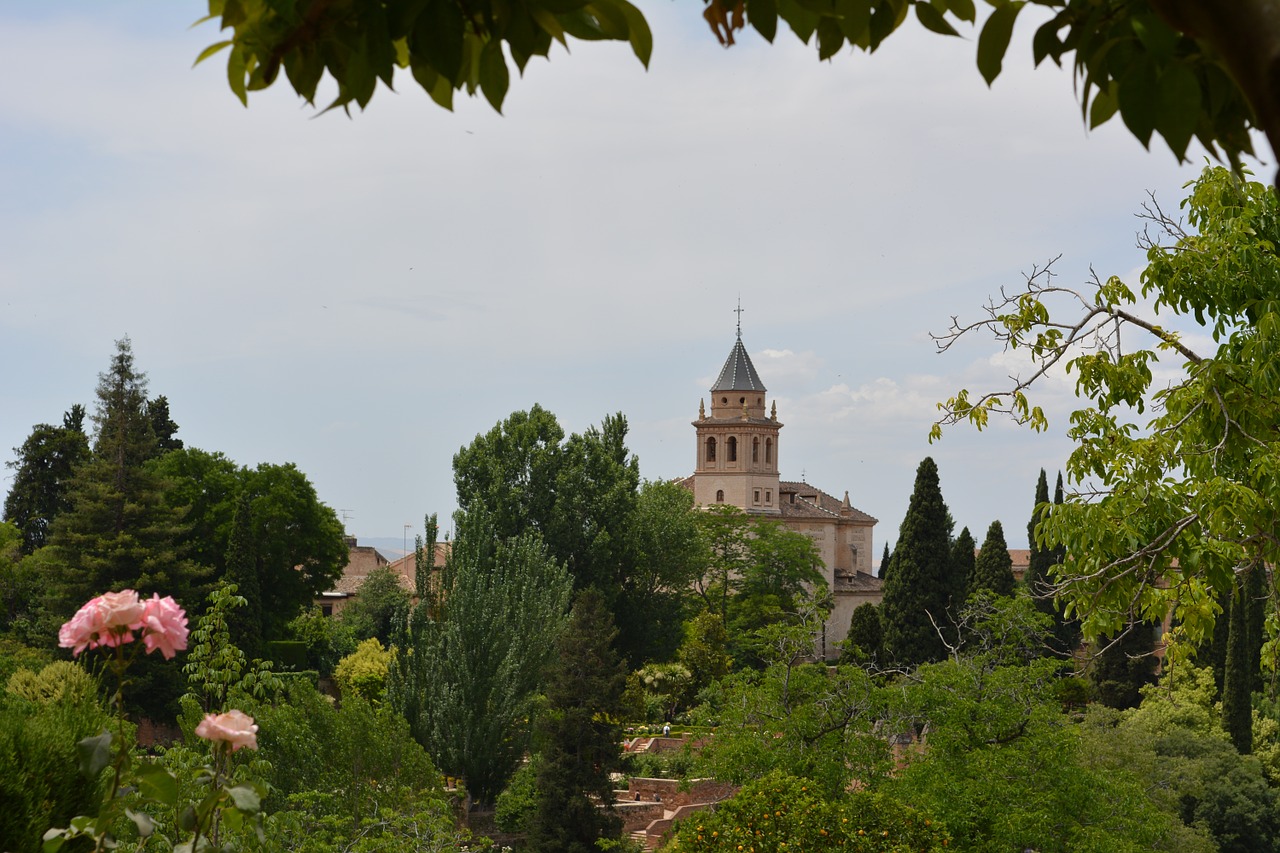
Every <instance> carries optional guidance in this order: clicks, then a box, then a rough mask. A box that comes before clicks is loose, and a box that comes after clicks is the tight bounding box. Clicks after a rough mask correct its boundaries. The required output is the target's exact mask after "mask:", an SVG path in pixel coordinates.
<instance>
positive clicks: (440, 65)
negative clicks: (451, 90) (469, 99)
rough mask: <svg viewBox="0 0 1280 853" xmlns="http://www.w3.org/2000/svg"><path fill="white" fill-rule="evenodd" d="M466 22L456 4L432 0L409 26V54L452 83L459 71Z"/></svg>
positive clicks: (459, 75)
mask: <svg viewBox="0 0 1280 853" xmlns="http://www.w3.org/2000/svg"><path fill="white" fill-rule="evenodd" d="M465 25H466V22H465V21H464V20H463V18H462V12H461V11H460V10H459V8H458V6H457V4H456V3H451V2H449V0H435V2H434V3H432V4H431V6H430V7H428V8H427V10H426V11H425V12H423V14H421V15H419V16H418V21H417V23H416V24H415V25H414V28H413V42H414V43H413V44H411V45H410V47H411V51H412V53H414V54H415V55H417V56H421V57H422V58H423V59H424V60H426V61H427V63H428V64H429V65H430V66H431V67H432V68H434V69H435V70H436V71H438V72H439V73H440V74H441V75H443V76H444V78H445V79H446V80H448V81H449V82H450V83H452V84H455V85H456V84H458V83H459V82H460V80H461V74H462V37H463V31H464V28H465Z"/></svg>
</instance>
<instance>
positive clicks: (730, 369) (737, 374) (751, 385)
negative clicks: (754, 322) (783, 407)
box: [711, 338, 766, 391]
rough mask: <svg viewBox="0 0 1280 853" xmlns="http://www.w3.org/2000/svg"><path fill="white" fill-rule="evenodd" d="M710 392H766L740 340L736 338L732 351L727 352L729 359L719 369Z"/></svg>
mask: <svg viewBox="0 0 1280 853" xmlns="http://www.w3.org/2000/svg"><path fill="white" fill-rule="evenodd" d="M711 390H712V391H764V390H766V389H765V387H764V383H763V382H761V381H760V374H759V373H756V366H755V365H754V364H752V363H751V356H749V355H747V348H746V347H744V346H743V345H742V338H738V340H737V342H735V343H734V345H733V349H732V350H731V351H730V352H729V358H728V359H727V360H726V361H725V363H724V367H723V368H721V369H720V377H719V378H718V379H716V381H715V384H714V385H712V386H711Z"/></svg>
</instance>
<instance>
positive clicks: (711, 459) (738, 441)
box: [693, 322, 782, 515]
mask: <svg viewBox="0 0 1280 853" xmlns="http://www.w3.org/2000/svg"><path fill="white" fill-rule="evenodd" d="M765 390H766V389H765V387H764V383H763V382H761V381H760V374H758V373H756V368H755V365H753V364H752V363H751V356H749V355H748V354H747V348H746V347H745V346H743V345H742V325H741V322H739V325H738V339H737V341H735V342H734V345H733V349H732V350H730V351H729V358H728V359H727V360H726V361H725V363H724V367H723V368H722V369H721V370H720V376H719V377H718V378H717V379H716V381H715V383H714V384H713V385H712V386H711V413H710V415H708V413H707V410H706V405H705V403H704V402H702V401H699V403H698V419H697V420H696V421H694V422H693V426H694V428H695V429H696V430H697V436H698V438H697V441H698V457H697V464H696V466H695V467H694V472H695V475H694V490H693V496H694V500H695V501H696V502H697V503H699V504H702V505H712V504H718V503H719V504H729V505H730V506H736V507H738V508H739V509H743V510H746V511H747V512H750V513H760V514H769V515H779V514H781V511H782V510H781V501H780V499H779V495H778V431H779V430H780V429H782V424H780V423H778V408H777V404H776V403H774V404H773V406H772V407H771V409H770V411H769V413H768V414H766V413H765Z"/></svg>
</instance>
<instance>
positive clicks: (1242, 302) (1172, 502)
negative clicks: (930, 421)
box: [934, 168, 1280, 664]
mask: <svg viewBox="0 0 1280 853" xmlns="http://www.w3.org/2000/svg"><path fill="white" fill-rule="evenodd" d="M1182 216H1183V217H1185V221H1184V220H1183V219H1181V218H1175V217H1174V216H1173V215H1172V214H1171V213H1169V212H1167V211H1165V210H1164V209H1163V208H1162V207H1160V205H1159V203H1158V202H1156V201H1155V200H1154V199H1152V200H1151V201H1150V202H1149V203H1148V204H1147V205H1145V206H1144V212H1143V213H1142V217H1143V218H1144V219H1145V220H1146V224H1147V228H1146V230H1145V232H1144V234H1143V235H1142V237H1141V240H1142V244H1143V245H1144V246H1145V248H1146V249H1147V267H1146V269H1145V270H1144V271H1143V272H1142V274H1141V279H1140V282H1139V284H1138V286H1137V287H1136V288H1135V287H1130V286H1129V285H1128V284H1126V283H1125V282H1123V281H1122V280H1121V279H1119V278H1118V277H1114V276H1113V277H1110V278H1107V279H1105V280H1103V279H1101V278H1100V277H1098V276H1096V275H1095V276H1094V277H1093V279H1092V281H1091V282H1090V283H1089V284H1088V285H1086V286H1083V287H1077V288H1071V287H1066V286H1064V285H1061V284H1059V283H1058V281H1057V280H1056V278H1055V277H1054V275H1053V272H1052V265H1049V266H1047V267H1042V268H1037V269H1036V270H1034V271H1033V272H1032V274H1031V275H1030V276H1028V279H1027V286H1026V288H1025V290H1023V291H1021V292H1017V293H1003V294H1002V295H1001V297H1000V298H999V299H993V300H992V301H991V303H989V305H988V306H987V317H986V319H982V320H979V321H978V322H975V323H973V324H969V325H965V324H962V323H960V322H959V321H956V322H955V323H954V324H953V327H952V330H951V332H950V333H949V334H948V335H946V336H943V337H941V338H939V339H938V341H939V346H940V347H941V348H943V349H945V348H946V347H947V346H949V345H950V344H951V343H952V342H954V341H955V340H956V339H958V338H959V337H961V336H963V335H966V334H969V333H972V332H976V331H979V330H987V331H989V332H991V333H994V335H995V337H996V338H997V340H999V341H1001V342H1002V343H1004V344H1005V345H1006V346H1008V347H1011V348H1016V349H1023V350H1025V351H1027V352H1028V353H1029V354H1030V357H1031V359H1032V361H1033V363H1034V368H1033V373H1032V375H1031V376H1030V377H1023V378H1015V382H1014V385H1013V387H1012V388H1009V389H1007V390H1004V391H996V392H992V393H987V394H985V395H982V396H976V395H975V396H972V397H971V396H970V394H969V393H968V392H967V391H961V392H959V393H958V394H957V395H956V396H955V397H953V398H951V399H950V400H948V401H947V402H945V403H943V404H941V408H942V409H943V417H942V419H941V421H940V422H939V423H938V424H937V425H935V428H934V434H935V436H937V435H940V434H941V427H942V426H943V425H946V424H949V423H955V422H958V421H969V422H971V423H973V424H975V425H977V426H978V427H979V428H981V427H982V426H984V425H985V424H986V423H987V420H988V417H989V416H990V415H991V414H993V413H996V412H1006V413H1010V414H1012V415H1013V417H1014V418H1015V419H1016V420H1017V421H1019V422H1021V423H1024V424H1030V425H1031V426H1032V427H1033V428H1035V429H1044V428H1046V426H1047V422H1046V419H1045V416H1044V414H1043V412H1042V411H1041V410H1040V409H1039V408H1038V407H1036V406H1034V405H1033V403H1032V401H1031V399H1030V398H1029V396H1028V389H1030V387H1031V386H1032V385H1033V384H1034V383H1035V381H1036V380H1037V379H1038V378H1039V377H1041V376H1043V375H1044V374H1045V373H1046V372H1047V371H1049V370H1051V369H1054V368H1055V367H1065V368H1066V369H1067V371H1068V373H1069V374H1070V375H1071V376H1073V377H1074V378H1075V382H1076V395H1077V397H1078V398H1079V401H1080V408H1078V409H1077V410H1076V411H1075V412H1073V413H1072V414H1071V416H1070V428H1069V430H1068V436H1069V437H1070V438H1071V439H1072V440H1073V441H1074V442H1075V445H1076V447H1075V450H1074V451H1073V452H1072V454H1071V456H1070V458H1069V460H1068V462H1067V466H1066V471H1067V477H1068V479H1069V481H1070V482H1071V483H1073V484H1074V485H1075V486H1076V488H1077V490H1078V491H1077V494H1075V495H1074V496H1072V497H1071V498H1069V499H1068V500H1067V501H1066V502H1065V503H1063V504H1062V505H1060V506H1054V507H1053V510H1052V512H1050V513H1049V514H1048V515H1047V517H1046V518H1045V519H1044V520H1043V521H1042V522H1041V523H1040V525H1039V527H1038V529H1037V531H1036V544H1037V547H1041V548H1064V549H1065V555H1066V556H1065V562H1064V564H1063V565H1060V566H1058V567H1055V568H1054V569H1053V570H1052V576H1053V579H1054V581H1055V585H1054V592H1055V593H1056V595H1057V596H1058V597H1059V599H1060V600H1061V601H1063V602H1064V604H1065V607H1066V610H1067V612H1068V614H1079V615H1080V616H1081V617H1082V628H1083V632H1084V634H1085V636H1086V638H1088V639H1095V638H1097V637H1099V636H1104V635H1110V636H1114V635H1115V634H1116V632H1118V631H1121V630H1123V628H1124V627H1125V626H1126V625H1127V624H1131V623H1135V622H1158V621H1161V620H1163V619H1164V618H1165V616H1166V615H1172V616H1173V620H1174V621H1173V624H1174V625H1175V626H1176V627H1175V628H1174V629H1173V630H1174V638H1175V639H1178V640H1186V641H1189V642H1188V643H1184V644H1179V645H1180V646H1186V645H1191V646H1194V645H1199V644H1201V643H1204V642H1206V641H1207V640H1208V639H1209V638H1210V636H1211V633H1212V631H1213V626H1214V622H1215V619H1216V618H1217V616H1218V615H1219V613H1220V611H1221V604H1220V603H1219V602H1220V601H1222V600H1224V596H1225V595H1226V594H1229V591H1230V590H1231V589H1232V588H1233V585H1234V582H1235V578H1236V576H1237V575H1238V574H1241V573H1244V572H1245V571H1246V570H1247V569H1249V568H1250V567H1252V566H1255V565H1275V564H1276V563H1277V561H1278V560H1280V538H1277V536H1276V530H1277V529H1280V299H1277V296H1276V294H1277V293H1280V255H1277V252H1276V248H1275V247H1276V245H1277V241H1280V201H1277V198H1276V195H1275V193H1274V191H1273V190H1271V189H1270V188H1268V187H1264V186H1263V185H1261V184H1258V183H1254V182H1249V181H1246V180H1244V179H1241V178H1240V177H1238V176H1235V175H1233V174H1232V173H1230V172H1228V171H1226V170H1225V169H1222V168H1211V169H1207V170H1206V171H1205V172H1204V173H1203V174H1202V175H1201V177H1200V178H1199V179H1198V180H1197V181H1195V182H1194V183H1193V184H1192V185H1190V189H1189V195H1188V197H1187V198H1186V200H1185V201H1184V202H1183V204H1182ZM1144 305H1146V306H1148V307H1143V306H1144ZM1153 311H1154V312H1157V313H1153ZM1192 320H1194V325H1195V327H1196V333H1195V338H1192V337H1191V336H1189V335H1183V334H1180V333H1179V332H1178V331H1176V330H1175V329H1174V328H1173V324H1174V323H1178V322H1180V323H1182V324H1183V325H1190V324H1191V321H1192ZM1157 359H1159V367H1160V369H1161V371H1162V375H1161V377H1160V379H1159V380H1158V381H1157V379H1156V373H1155V368H1156V366H1157ZM1170 371H1176V375H1174V376H1173V378H1172V379H1170V378H1168V374H1169V373H1170ZM1266 592H1267V597H1268V599H1269V600H1270V602H1272V603H1271V604H1270V605H1269V606H1268V611H1269V615H1268V622H1269V623H1270V625H1271V630H1270V635H1271V637H1272V638H1273V639H1272V640H1271V641H1270V642H1269V643H1268V644H1267V646H1266V648H1265V649H1264V652H1263V655H1264V658H1266V659H1268V660H1269V661H1270V662H1271V663H1272V664H1274V662H1275V659H1276V654H1277V644H1276V640H1275V639H1274V638H1275V627H1276V610H1275V606H1274V601H1275V588H1274V580H1272V582H1271V583H1269V584H1268V586H1267V590H1266ZM1174 651H1175V655H1176V654H1178V653H1180V650H1179V647H1178V646H1175V649H1174Z"/></svg>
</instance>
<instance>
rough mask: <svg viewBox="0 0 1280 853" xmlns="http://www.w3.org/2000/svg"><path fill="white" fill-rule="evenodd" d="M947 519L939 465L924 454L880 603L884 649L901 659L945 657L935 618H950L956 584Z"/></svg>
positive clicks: (923, 660) (895, 659)
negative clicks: (950, 604) (954, 585)
mask: <svg viewBox="0 0 1280 853" xmlns="http://www.w3.org/2000/svg"><path fill="white" fill-rule="evenodd" d="M947 524H948V513H947V505H946V503H945V502H944V501H943V500H942V489H941V487H940V486H939V484H938V466H937V464H936V463H935V462H934V461H933V459H931V458H929V457H926V458H925V459H924V460H923V461H922V462H921V463H920V466H919V468H917V469H916V482H915V488H914V490H913V491H912V493H911V501H910V503H909V504H908V506H907V514H906V516H905V517H904V518H903V519H902V526H901V528H900V529H899V531H898V542H897V546H896V547H895V549H894V552H893V568H892V571H891V572H890V573H889V577H888V578H887V579H886V580H885V583H884V601H883V603H882V604H881V605H880V621H881V623H882V627H883V628H884V645H885V652H886V654H888V656H889V658H890V659H891V660H892V661H893V662H895V663H897V664H900V665H904V666H915V665H917V664H921V663H927V662H929V661H936V660H941V659H942V657H943V654H944V652H945V648H944V646H943V644H942V638H941V637H940V636H939V635H938V632H937V630H936V629H935V627H934V623H935V622H936V623H937V624H938V625H942V624H943V623H944V622H945V621H946V619H947V613H946V610H947V603H948V601H949V599H950V596H951V593H952V589H953V583H952V577H951V571H950V569H951V544H950V542H949V541H948V531H949V528H948V526H947Z"/></svg>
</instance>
